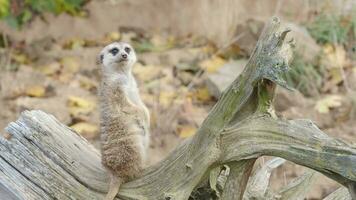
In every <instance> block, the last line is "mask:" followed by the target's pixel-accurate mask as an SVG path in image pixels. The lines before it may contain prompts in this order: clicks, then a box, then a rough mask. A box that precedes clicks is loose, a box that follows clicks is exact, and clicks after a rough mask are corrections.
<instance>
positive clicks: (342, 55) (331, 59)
mask: <svg viewBox="0 0 356 200" xmlns="http://www.w3.org/2000/svg"><path fill="white" fill-rule="evenodd" d="M323 54H324V56H323V59H322V60H321V64H322V65H323V66H325V67H326V68H327V69H330V68H342V67H345V66H346V64H347V57H346V51H345V49H344V47H343V46H341V45H336V46H333V45H331V44H327V45H325V46H324V47H323Z"/></svg>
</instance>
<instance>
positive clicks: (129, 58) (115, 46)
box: [98, 42, 137, 73]
mask: <svg viewBox="0 0 356 200" xmlns="http://www.w3.org/2000/svg"><path fill="white" fill-rule="evenodd" d="M98 59H99V60H98V62H99V63H100V64H101V65H102V71H103V72H104V73H115V72H118V73H120V72H124V73H127V72H131V68H132V65H133V64H134V63H135V62H136V60H137V58H136V53H135V51H134V49H133V48H132V47H131V45H129V44H128V43H125V42H114V43H111V44H109V45H107V46H106V47H104V48H103V50H101V52H100V54H99V58H98Z"/></svg>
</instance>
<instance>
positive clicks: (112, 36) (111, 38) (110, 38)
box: [102, 31, 121, 44]
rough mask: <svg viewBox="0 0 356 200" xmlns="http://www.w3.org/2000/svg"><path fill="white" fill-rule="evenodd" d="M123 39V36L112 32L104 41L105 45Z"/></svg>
mask: <svg viewBox="0 0 356 200" xmlns="http://www.w3.org/2000/svg"><path fill="white" fill-rule="evenodd" d="M120 38H121V34H120V33H119V32H117V31H113V32H110V33H108V34H106V35H105V37H104V39H103V40H102V42H103V43H105V44H107V43H111V42H114V41H118V40H120Z"/></svg>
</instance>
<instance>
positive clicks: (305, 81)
mask: <svg viewBox="0 0 356 200" xmlns="http://www.w3.org/2000/svg"><path fill="white" fill-rule="evenodd" d="M324 73H325V70H323V69H321V68H320V67H317V66H314V65H313V64H311V63H307V62H305V61H304V60H303V59H302V58H301V56H300V55H298V54H295V58H294V60H293V61H292V63H291V69H290V70H289V71H288V73H287V74H286V75H285V79H286V81H287V83H288V85H290V86H292V87H293V88H295V89H297V90H299V91H300V92H302V93H303V94H304V95H307V96H313V95H315V94H319V89H320V88H321V87H322V84H323V81H324Z"/></svg>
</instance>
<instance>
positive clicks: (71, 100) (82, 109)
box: [67, 96, 96, 116]
mask: <svg viewBox="0 0 356 200" xmlns="http://www.w3.org/2000/svg"><path fill="white" fill-rule="evenodd" d="M67 105H68V108H69V113H70V114H71V115H72V116H78V115H80V114H84V115H86V114H89V113H91V112H92V111H93V110H94V108H95V105H96V104H95V102H94V101H91V100H87V99H84V98H81V97H77V96H69V97H68V103H67Z"/></svg>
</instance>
